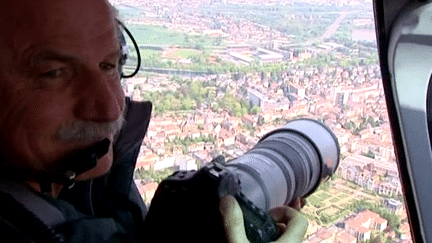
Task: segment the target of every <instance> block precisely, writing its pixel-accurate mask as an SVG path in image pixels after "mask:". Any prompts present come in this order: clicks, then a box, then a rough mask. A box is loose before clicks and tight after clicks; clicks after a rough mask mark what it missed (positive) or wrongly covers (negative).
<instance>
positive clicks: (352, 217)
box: [110, 0, 412, 243]
mask: <svg viewBox="0 0 432 243" xmlns="http://www.w3.org/2000/svg"><path fill="white" fill-rule="evenodd" d="M110 2H111V3H112V4H113V5H114V6H115V7H116V8H117V9H118V10H119V13H120V19H121V20H122V21H123V22H124V23H125V25H126V26H127V28H128V29H129V30H130V31H131V32H132V34H133V36H134V37H135V39H136V42H137V44H138V47H139V50H140V53H141V68H140V72H139V73H138V75H137V76H135V77H133V78H131V79H124V80H123V82H124V83H123V85H124V90H125V93H126V95H127V96H129V97H131V98H132V99H134V100H139V101H151V102H152V103H153V113H152V119H151V121H150V125H149V130H148V132H147V135H146V137H145V139H144V142H143V144H142V147H141V152H140V157H139V159H138V163H137V167H136V169H135V181H136V183H137V185H138V188H139V190H140V193H141V195H142V198H143V199H144V201H145V202H146V204H150V201H151V199H152V197H153V195H154V193H155V190H156V188H157V186H158V184H159V183H160V182H161V180H162V179H163V178H165V177H167V176H168V175H170V174H172V173H173V172H174V171H176V170H196V169H199V168H201V167H202V166H203V165H204V164H207V163H209V162H210V161H211V160H212V159H213V158H215V157H217V156H219V155H223V156H224V157H225V158H226V160H230V159H234V158H237V157H239V156H241V155H242V154H244V153H245V152H246V151H248V150H250V149H251V148H252V147H253V146H254V145H256V143H257V142H258V141H259V139H260V138H261V137H262V136H263V135H264V134H266V133H268V132H270V131H272V130H274V129H276V128H279V127H281V126H282V125H284V124H285V123H287V122H288V121H291V120H294V119H297V118H310V119H314V120H316V121H318V122H321V123H323V124H325V125H326V126H328V127H329V128H330V129H331V130H332V131H333V132H334V134H335V135H336V136H337V138H338V141H339V144H340V149H341V155H340V164H339V168H338V170H337V171H336V173H335V174H334V175H333V176H332V177H331V179H330V180H328V181H326V182H324V183H323V184H321V186H320V187H319V188H318V189H317V191H316V192H315V193H313V194H312V195H310V196H309V197H307V198H306V202H307V203H306V205H305V206H304V207H303V209H302V210H301V212H302V213H303V214H304V215H305V216H306V217H307V219H308V222H309V228H308V232H307V234H306V236H305V239H304V242H326V243H330V242H337V243H339V242H340V243H342V242H344V243H345V242H349V243H351V242H412V241H411V236H410V229H409V225H408V222H407V216H406V212H405V208H404V202H403V196H402V190H401V183H400V181H399V173H398V168H397V164H396V160H395V155H394V150H393V145H392V137H391V133H390V125H389V121H388V114H387V110H386V102H385V98H384V93H383V87H382V84H381V74H380V68H379V64H378V54H377V44H376V39H375V29H374V28H375V27H374V19H373V8H372V1H370V0H336V1H332V0H324V1H323V0H252V1H249V0H248V1H246V0H161V1H149V0H139V1H138V0H110ZM128 49H129V55H130V60H128V63H127V64H126V70H125V72H126V74H127V73H128V72H133V69H134V67H135V65H136V62H137V58H138V56H137V53H136V52H135V51H134V49H135V48H134V47H133V45H132V42H131V41H130V40H128Z"/></svg>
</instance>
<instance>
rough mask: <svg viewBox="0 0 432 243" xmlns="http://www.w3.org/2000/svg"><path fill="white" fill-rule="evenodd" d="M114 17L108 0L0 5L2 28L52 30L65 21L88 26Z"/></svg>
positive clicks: (17, 1)
mask: <svg viewBox="0 0 432 243" xmlns="http://www.w3.org/2000/svg"><path fill="white" fill-rule="evenodd" d="M113 18H114V16H113V13H112V11H111V9H110V7H109V4H108V3H107V2H106V1H105V0H73V1H71V0H38V1H28V0H14V1H6V3H3V4H2V8H0V31H2V30H6V31H7V32H10V31H13V30H14V29H21V30H37V29H49V28H57V27H59V26H61V25H64V24H73V25H75V26H80V25H81V26H86V25H89V24H92V23H98V22H101V23H103V22H106V21H109V20H110V19H113Z"/></svg>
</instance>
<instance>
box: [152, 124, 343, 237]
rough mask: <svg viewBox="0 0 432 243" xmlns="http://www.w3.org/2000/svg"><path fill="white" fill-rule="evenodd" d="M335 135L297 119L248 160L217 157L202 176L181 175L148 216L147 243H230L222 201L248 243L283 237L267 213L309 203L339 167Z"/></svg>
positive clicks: (163, 188) (163, 189) (164, 187)
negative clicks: (228, 198)
mask: <svg viewBox="0 0 432 243" xmlns="http://www.w3.org/2000/svg"><path fill="white" fill-rule="evenodd" d="M339 152H340V149H339V144H338V142H337V138H336V137H335V135H334V134H333V133H332V132H331V131H330V129H328V128H327V127H325V126H324V125H322V124H321V123H318V122H316V121H314V120H310V119H299V120H295V121H292V122H289V123H287V124H286V125H285V126H283V127H281V128H279V129H276V130H275V131H272V132H270V133H268V134H266V135H265V136H264V137H263V138H262V139H261V140H260V141H259V142H258V143H257V145H255V147H254V148H252V149H251V150H249V151H248V152H247V153H245V154H244V155H242V156H240V157H239V158H236V159H234V160H231V161H229V162H227V163H224V160H223V158H221V157H218V158H216V159H215V160H213V161H212V162H211V163H210V164H207V165H205V166H204V167H203V168H201V169H200V170H198V171H178V172H175V173H174V174H173V175H171V176H169V177H168V178H167V179H165V180H164V181H162V183H161V184H160V185H159V187H158V189H157V191H156V193H155V196H154V198H153V200H152V202H151V205H150V208H149V212H148V214H147V216H146V221H145V230H146V231H147V234H146V235H147V236H148V238H147V239H148V240H149V241H148V242H215V243H216V242H218V243H220V242H226V241H227V240H226V238H225V230H224V227H223V223H222V217H221V215H220V212H219V201H220V199H221V198H222V197H223V196H225V195H227V194H229V195H233V196H234V197H235V198H236V199H237V201H238V203H239V204H240V207H241V209H242V211H243V217H244V224H245V229H246V235H247V237H248V239H249V241H250V242H253V243H255V242H256V243H258V242H270V241H274V240H276V239H277V238H278V237H279V232H278V230H277V226H276V223H275V222H274V221H273V220H272V219H271V218H270V216H269V214H268V213H267V212H268V210H270V209H271V208H274V207H277V206H282V205H288V204H290V203H291V202H292V201H293V200H294V199H295V198H297V197H307V196H308V195H309V194H311V193H313V192H314V191H315V189H316V188H317V187H318V186H319V185H320V184H321V182H323V181H325V180H327V179H328V178H329V177H330V176H332V175H333V173H334V172H335V170H336V168H337V166H338V164H339Z"/></svg>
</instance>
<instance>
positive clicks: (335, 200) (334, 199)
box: [330, 197, 341, 203]
mask: <svg viewBox="0 0 432 243" xmlns="http://www.w3.org/2000/svg"><path fill="white" fill-rule="evenodd" d="M340 200H341V199H340V198H338V197H333V198H332V199H330V202H332V203H336V202H339V201H340Z"/></svg>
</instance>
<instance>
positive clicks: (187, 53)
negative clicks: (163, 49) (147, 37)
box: [172, 49, 201, 58]
mask: <svg viewBox="0 0 432 243" xmlns="http://www.w3.org/2000/svg"><path fill="white" fill-rule="evenodd" d="M198 55H201V52H200V51H198V50H194V49H179V50H177V51H175V52H174V53H172V56H173V57H175V56H178V57H182V58H189V57H192V56H198Z"/></svg>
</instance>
